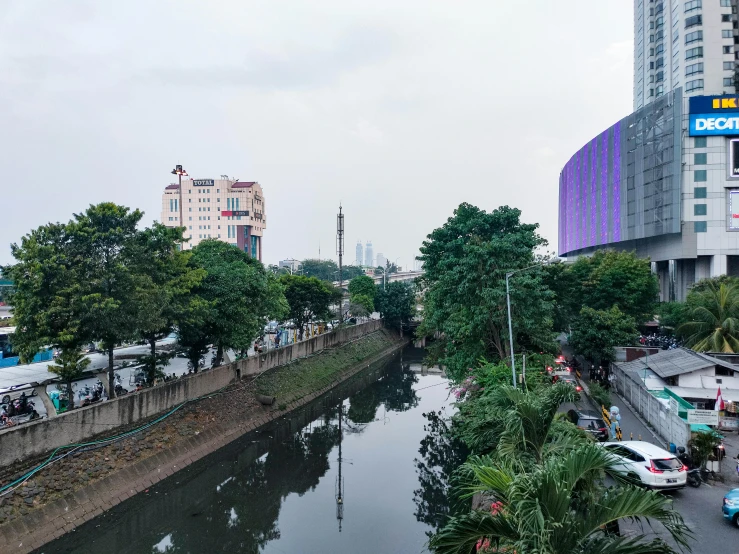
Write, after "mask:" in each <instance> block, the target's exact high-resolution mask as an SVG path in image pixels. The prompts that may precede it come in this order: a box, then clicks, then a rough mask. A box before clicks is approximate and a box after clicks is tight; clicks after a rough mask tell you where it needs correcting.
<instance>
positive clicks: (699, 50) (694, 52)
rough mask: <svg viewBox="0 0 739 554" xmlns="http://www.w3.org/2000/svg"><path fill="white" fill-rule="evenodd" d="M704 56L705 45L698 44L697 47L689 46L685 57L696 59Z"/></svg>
mask: <svg viewBox="0 0 739 554" xmlns="http://www.w3.org/2000/svg"><path fill="white" fill-rule="evenodd" d="M702 57H703V47H702V46H697V47H696V48H688V49H687V50H686V51H685V59H686V60H694V59H695V58H702Z"/></svg>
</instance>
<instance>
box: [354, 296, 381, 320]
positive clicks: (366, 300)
mask: <svg viewBox="0 0 739 554" xmlns="http://www.w3.org/2000/svg"><path fill="white" fill-rule="evenodd" d="M350 306H352V314H353V315H359V316H367V315H369V314H371V313H372V312H374V311H375V302H374V300H373V299H372V298H370V297H369V296H367V295H366V294H356V295H354V296H352V298H351V304H350ZM356 307H361V308H362V310H357V309H356ZM359 311H361V312H362V313H358V312H359Z"/></svg>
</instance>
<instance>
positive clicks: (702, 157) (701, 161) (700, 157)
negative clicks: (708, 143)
mask: <svg viewBox="0 0 739 554" xmlns="http://www.w3.org/2000/svg"><path fill="white" fill-rule="evenodd" d="M707 163H708V154H706V153H705V152H702V153H700V154H693V165H706V164H707Z"/></svg>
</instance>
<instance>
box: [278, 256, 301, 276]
mask: <svg viewBox="0 0 739 554" xmlns="http://www.w3.org/2000/svg"><path fill="white" fill-rule="evenodd" d="M300 265H301V264H300V261H299V260H296V259H294V258H291V259H289V260H280V261H279V262H278V264H277V267H284V268H285V269H288V270H290V273H295V272H297V271H300Z"/></svg>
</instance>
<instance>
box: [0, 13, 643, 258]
mask: <svg viewBox="0 0 739 554" xmlns="http://www.w3.org/2000/svg"><path fill="white" fill-rule="evenodd" d="M632 18H633V6H632V3H631V2H629V1H625V0H622V1H620V2H604V1H593V0H577V1H575V0H557V1H556V2H555V1H552V0H528V1H527V0H516V1H515V2H512V1H506V2H504V1H502V0H494V1H491V0H484V1H474V2H473V1H464V0H458V1H450V0H438V1H437V0H401V1H398V0H392V1H390V0H372V1H365V0H291V1H280V0H264V1H254V0H211V1H206V0H171V1H167V0H146V1H144V0H125V1H101V0H97V1H95V0H90V1H85V0H64V1H58V0H2V1H0V169H1V170H2V185H1V186H0V190H1V191H2V195H1V196H0V199H1V200H0V201H1V202H2V204H1V206H2V210H1V211H0V218H2V225H1V226H0V263H8V262H10V261H12V257H11V256H10V249H9V245H10V243H12V242H16V241H18V240H19V239H20V237H21V236H23V235H24V234H26V233H28V232H29V231H30V230H31V229H32V228H35V227H37V226H39V225H43V224H45V223H47V222H49V221H67V220H69V219H70V218H71V216H72V214H73V213H74V212H79V211H82V210H84V209H85V208H86V207H87V206H88V205H89V204H91V203H98V202H103V201H113V202H117V203H120V204H124V205H126V206H130V207H132V208H133V207H135V208H139V209H141V210H143V211H144V212H145V217H144V222H145V224H147V225H148V224H150V223H151V221H153V220H159V219H160V209H161V194H162V191H163V189H164V187H165V186H166V185H167V184H169V182H170V180H171V177H173V176H172V175H170V174H169V172H170V170H171V169H172V167H173V166H174V165H175V164H177V163H180V164H183V165H184V167H185V168H186V169H187V170H188V171H189V172H190V174H191V175H193V176H194V177H195V178H207V177H218V176H219V175H221V174H227V175H230V176H232V177H238V178H240V179H241V180H245V181H251V180H256V181H259V182H260V183H261V185H262V187H263V188H264V193H265V197H266V217H267V230H266V232H265V239H264V251H265V257H264V261H265V262H268V263H274V262H276V261H277V260H279V259H284V258H288V257H295V258H300V259H302V258H306V257H317V256H318V248H319V243H320V248H321V257H323V258H325V257H335V249H336V247H335V234H336V231H335V214H336V212H337V208H338V205H339V202H341V203H342V205H343V206H344V212H345V214H346V251H347V254H346V255H347V258H346V259H347V261H348V262H350V263H351V262H353V260H354V247H355V245H356V241H357V240H358V239H361V240H362V241H366V240H371V241H372V242H373V244H374V251H375V253H377V252H382V253H384V254H385V256H386V257H388V258H390V259H391V260H394V259H395V258H397V257H400V261H399V263H400V264H401V265H403V266H408V265H409V264H412V260H413V257H414V256H415V255H416V254H417V250H418V247H419V246H420V244H421V242H422V241H423V239H424V237H425V236H426V235H427V234H428V233H429V232H430V231H431V230H433V229H434V228H435V227H438V226H439V225H441V224H443V222H444V221H445V220H446V219H447V218H448V217H449V216H450V215H451V214H452V211H453V210H454V208H455V207H456V206H458V205H459V204H460V203H461V202H469V203H472V204H475V205H477V206H479V207H480V208H482V209H485V210H492V209H494V208H496V207H497V206H500V205H503V204H508V205H511V206H516V207H518V208H520V209H521V210H522V211H523V218H524V220H525V221H527V222H538V223H540V225H541V232H542V234H543V235H544V236H545V237H546V238H547V239H548V240H549V241H550V250H555V249H556V241H557V198H558V193H557V181H558V176H559V171H560V168H561V167H562V165H563V164H564V163H565V162H566V161H567V159H568V158H569V156H570V155H572V153H574V151H575V150H576V149H578V148H579V147H580V146H582V145H583V144H584V143H585V142H587V141H588V140H589V139H590V138H591V137H593V136H594V135H596V134H597V133H599V132H600V131H602V130H603V129H604V128H606V127H607V126H609V125H611V124H612V123H614V122H615V121H617V120H618V119H620V118H621V117H623V116H625V115H627V114H628V113H629V112H630V111H631V105H632V79H633V77H632V49H633V45H632V36H633V24H632Z"/></svg>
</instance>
